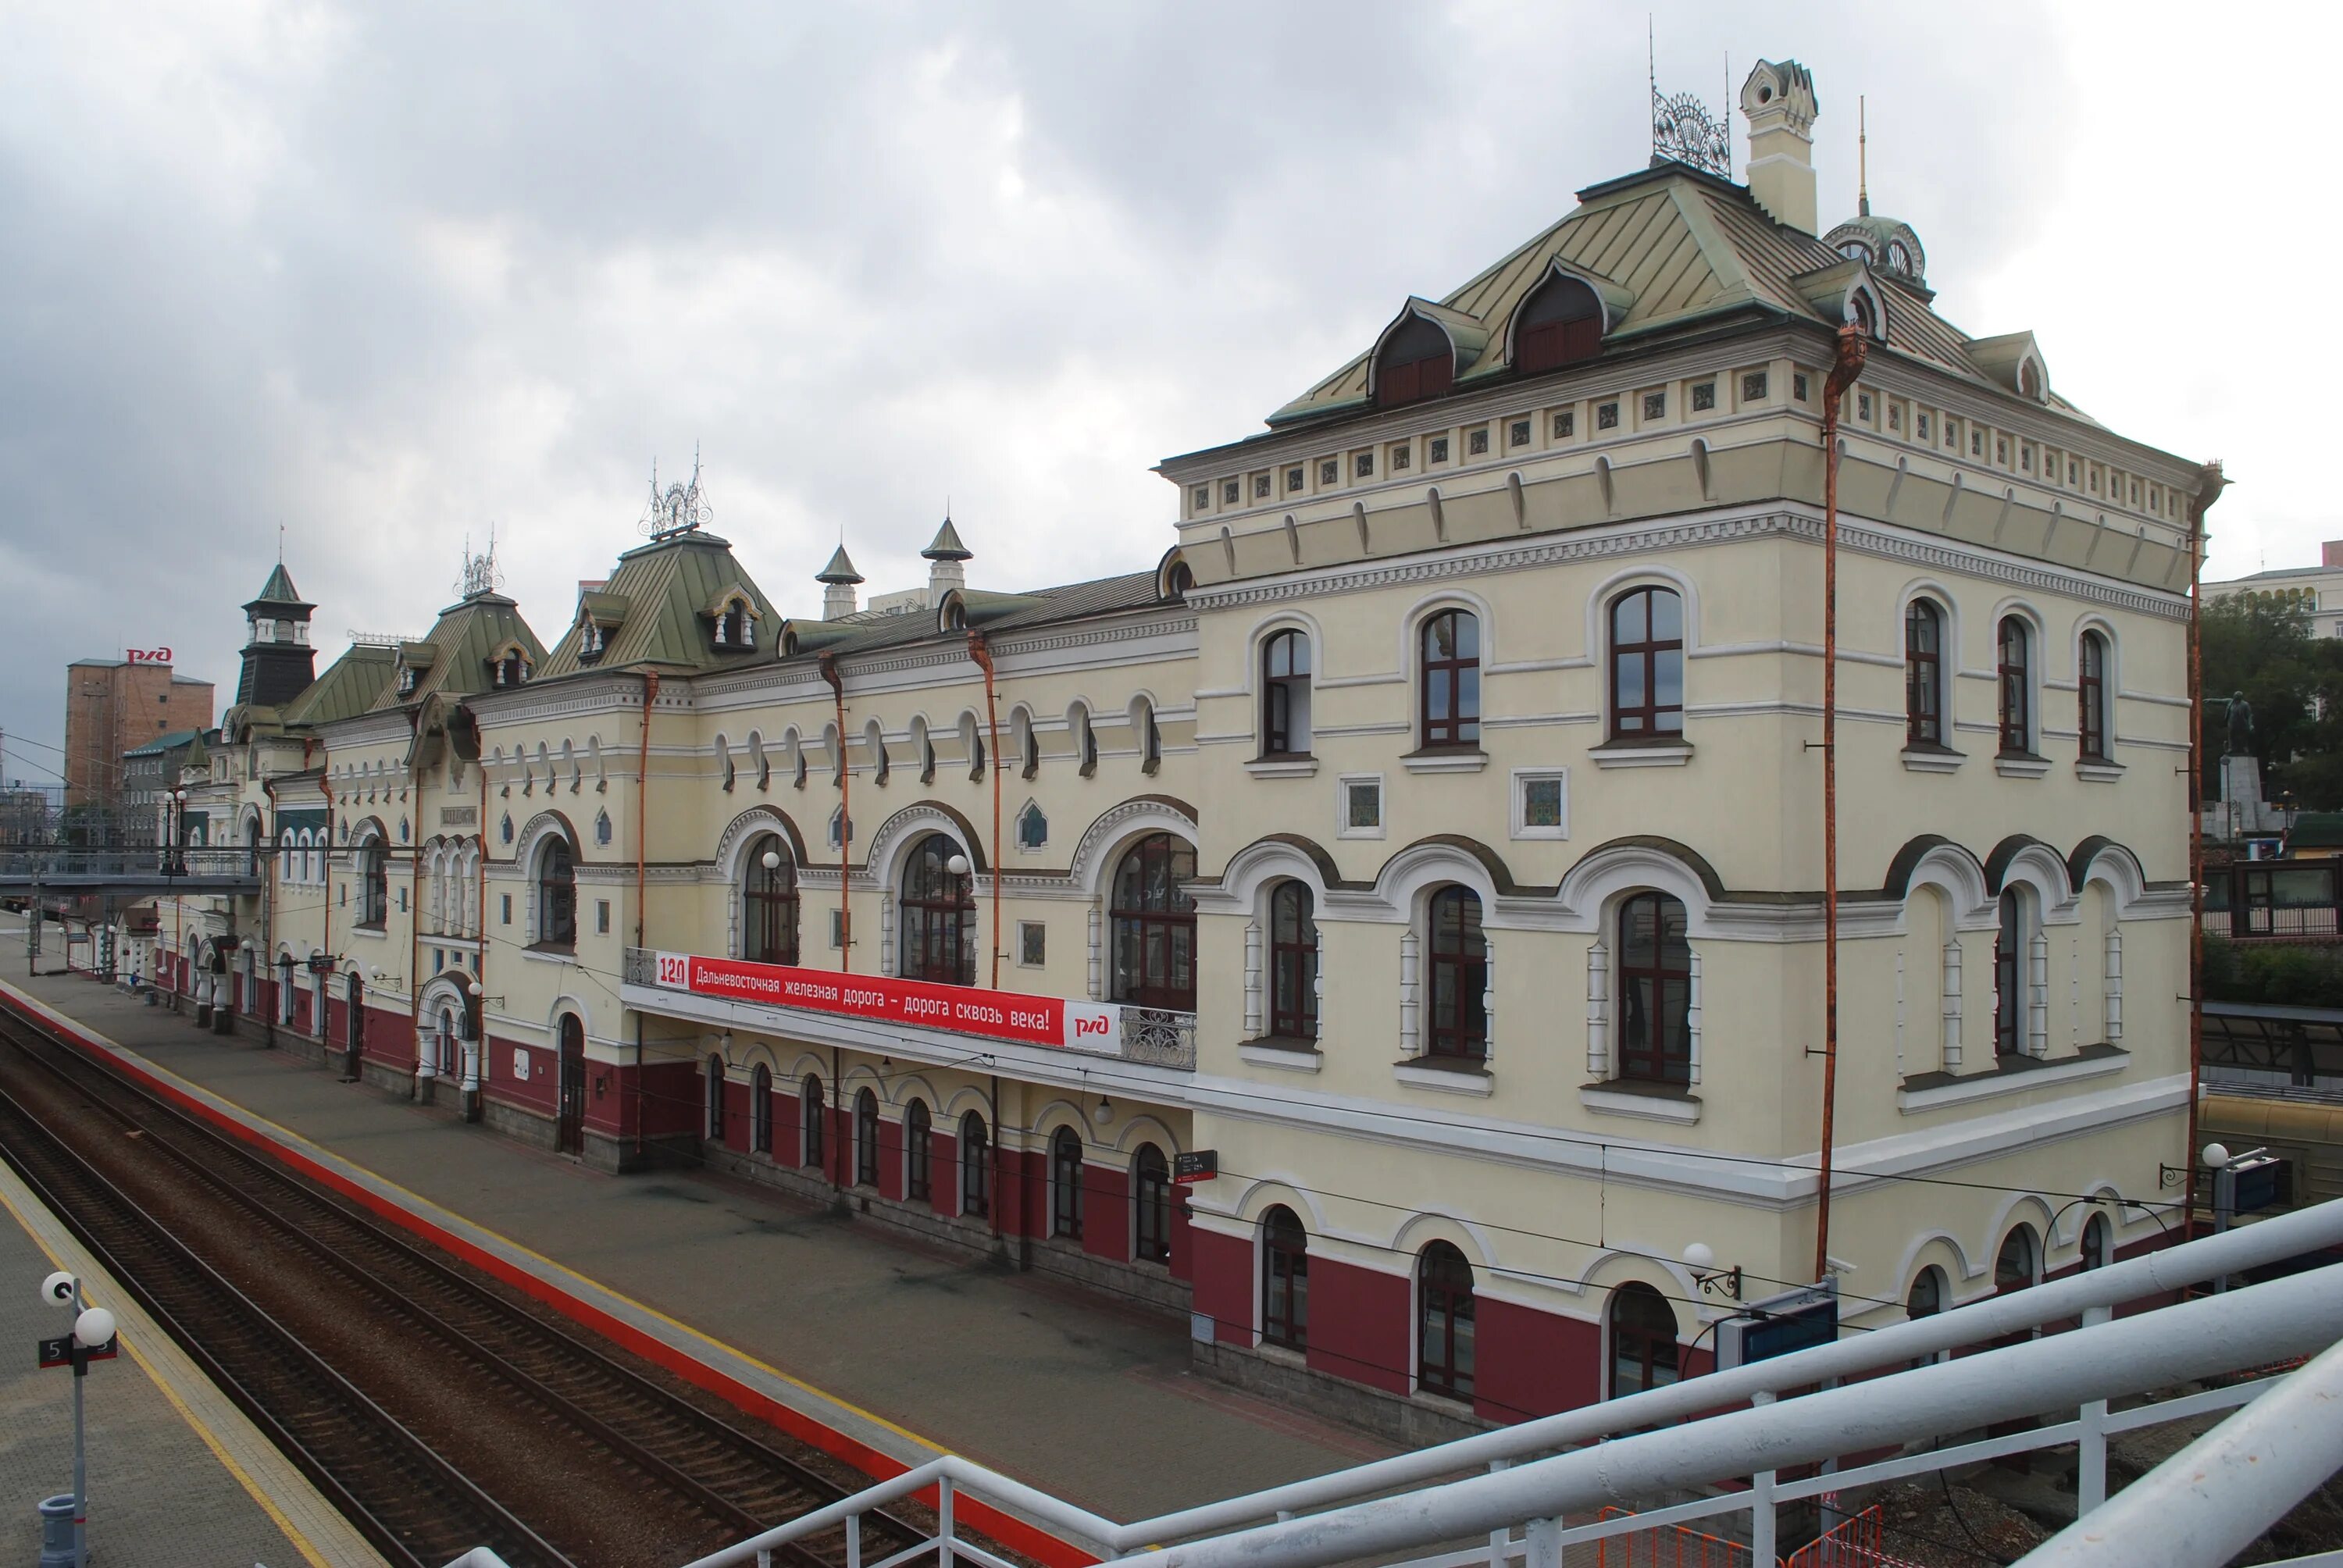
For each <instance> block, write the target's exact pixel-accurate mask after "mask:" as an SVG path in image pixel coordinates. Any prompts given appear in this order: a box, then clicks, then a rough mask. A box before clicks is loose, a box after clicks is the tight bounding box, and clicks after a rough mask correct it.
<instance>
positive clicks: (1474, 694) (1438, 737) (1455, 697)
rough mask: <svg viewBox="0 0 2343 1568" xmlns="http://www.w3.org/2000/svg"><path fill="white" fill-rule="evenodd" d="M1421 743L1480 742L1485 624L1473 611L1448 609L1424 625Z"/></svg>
mask: <svg viewBox="0 0 2343 1568" xmlns="http://www.w3.org/2000/svg"><path fill="white" fill-rule="evenodd" d="M1419 678H1420V680H1421V682H1422V685H1423V691H1422V695H1421V700H1420V702H1419V706H1420V708H1421V709H1422V712H1421V714H1420V715H1419V718H1420V720H1421V722H1422V724H1423V737H1422V739H1421V744H1422V745H1423V747H1424V748H1425V749H1431V748H1433V747H1435V746H1458V747H1471V746H1478V745H1480V744H1481V622H1480V620H1479V618H1477V617H1475V616H1474V615H1473V612H1472V611H1470V610H1462V609H1444V610H1442V611H1441V612H1440V613H1439V614H1438V615H1435V616H1433V617H1432V618H1430V619H1429V620H1427V621H1425V622H1424V623H1423V671H1422V673H1421V676H1420V677H1419Z"/></svg>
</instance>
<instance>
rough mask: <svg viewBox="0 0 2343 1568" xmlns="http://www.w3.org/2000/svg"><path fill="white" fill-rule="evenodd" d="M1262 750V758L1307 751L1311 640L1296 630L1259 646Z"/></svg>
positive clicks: (1308, 743) (1308, 748) (1285, 632)
mask: <svg viewBox="0 0 2343 1568" xmlns="http://www.w3.org/2000/svg"><path fill="white" fill-rule="evenodd" d="M1261 750H1262V756H1264V757H1302V756H1307V755H1308V754H1309V751H1310V638H1308V637H1307V636H1305V635H1304V634H1303V633H1302V632H1300V631H1296V630H1291V629H1289V630H1285V631H1281V632H1277V633H1275V634H1273V635H1272V636H1271V637H1270V638H1269V639H1268V640H1267V641H1265V642H1263V643H1262V645H1261Z"/></svg>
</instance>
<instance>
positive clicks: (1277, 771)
mask: <svg viewBox="0 0 2343 1568" xmlns="http://www.w3.org/2000/svg"><path fill="white" fill-rule="evenodd" d="M1245 739H1252V737H1250V736H1247V737H1245ZM1244 769H1245V771H1246V772H1247V773H1250V774H1252V776H1253V777H1254V778H1256V779H1312V778H1315V777H1317V773H1318V759H1316V758H1315V757H1256V758H1254V759H1252V760H1250V761H1248V762H1247V763H1246V764H1245V765H1244Z"/></svg>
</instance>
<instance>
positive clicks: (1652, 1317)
mask: <svg viewBox="0 0 2343 1568" xmlns="http://www.w3.org/2000/svg"><path fill="white" fill-rule="evenodd" d="M1682 1375H1683V1367H1682V1363H1681V1362H1679V1360H1678V1358H1677V1347H1676V1314H1675V1309H1674V1308H1673V1307H1671V1306H1669V1305H1668V1303H1667V1300H1666V1298H1665V1297H1664V1296H1662V1295H1661V1294H1660V1292H1657V1291H1655V1290H1654V1289H1652V1287H1651V1286H1649V1285H1643V1284H1629V1285H1622V1286H1620V1287H1619V1289H1618V1290H1617V1291H1616V1292H1613V1294H1612V1297H1611V1391H1610V1392H1611V1397H1612V1398H1613V1399H1624V1398H1626V1397H1627V1396H1628V1395H1629V1394H1634V1393H1643V1392H1645V1391H1647V1390H1650V1389H1655V1388H1665V1387H1667V1386H1668V1384H1670V1383H1672V1382H1675V1381H1676V1380H1677V1379H1678V1378H1679V1377H1681V1376H1682Z"/></svg>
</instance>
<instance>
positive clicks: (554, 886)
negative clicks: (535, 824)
mask: <svg viewBox="0 0 2343 1568" xmlns="http://www.w3.org/2000/svg"><path fill="white" fill-rule="evenodd" d="M537 940H538V943H539V944H540V945H542V946H545V947H557V948H566V947H572V946H575V945H576V943H577V941H578V872H577V867H576V865H575V863H574V862H573V861H572V860H571V859H570V854H569V841H568V839H559V838H556V839H548V841H547V842H546V846H545V848H544V849H543V850H541V851H539V853H538V859H537Z"/></svg>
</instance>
